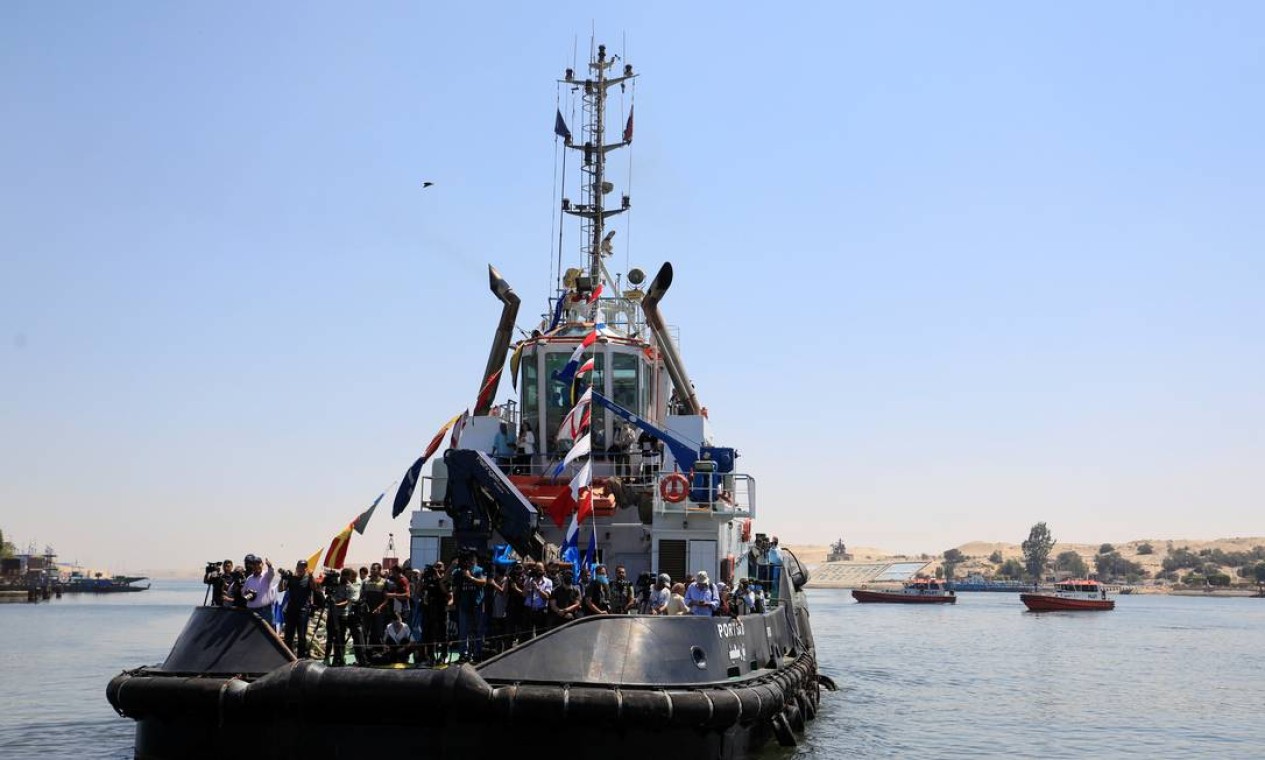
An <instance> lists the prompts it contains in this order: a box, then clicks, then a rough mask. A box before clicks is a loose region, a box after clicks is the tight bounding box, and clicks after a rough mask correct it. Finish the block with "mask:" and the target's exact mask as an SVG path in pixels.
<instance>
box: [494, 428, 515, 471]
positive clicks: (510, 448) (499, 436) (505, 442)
mask: <svg viewBox="0 0 1265 760" xmlns="http://www.w3.org/2000/svg"><path fill="white" fill-rule="evenodd" d="M492 456H493V457H494V458H495V459H496V464H497V465H498V466H499V467H500V468H501V469H502V470H504V469H507V468H508V467H509V465H510V460H511V458H512V457H513V456H514V437H513V436H512V435H510V428H509V425H507V424H506V423H504V422H502V423H501V426H500V428H498V429H497V431H496V437H495V438H493V439H492Z"/></svg>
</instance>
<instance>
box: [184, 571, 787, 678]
mask: <svg viewBox="0 0 1265 760" xmlns="http://www.w3.org/2000/svg"><path fill="white" fill-rule="evenodd" d="M244 565H245V566H244V568H242V569H235V568H234V566H233V563H232V561H231V560H225V561H224V562H223V563H222V564H221V565H219V566H217V565H215V564H214V563H212V564H209V565H208V567H207V571H206V575H205V577H204V579H203V580H204V581H205V582H206V583H207V584H208V586H209V587H210V588H209V589H208V596H209V602H208V603H209V604H212V605H215V606H229V607H238V608H242V609H247V610H250V611H252V612H255V613H256V614H258V615H259V616H260V617H261V618H263V620H264V621H265V622H266V623H267V624H268V625H270V626H272V627H273V628H274V629H276V628H280V630H281V632H282V634H283V636H284V640H285V644H286V646H287V647H289V648H290V650H291V651H293V652H294V654H295V656H297V657H300V658H307V657H309V656H310V653H311V647H310V646H309V641H308V634H309V628H310V627H311V626H310V622H311V621H312V619H313V618H314V617H316V618H319V619H323V621H324V628H325V634H326V641H325V650H324V651H325V662H326V663H327V664H330V665H332V666H335V667H338V666H343V665H346V664H347V654H348V651H347V649H348V643H350V645H351V654H352V655H353V658H354V662H355V664H358V665H364V664H389V663H409V662H412V663H415V664H418V665H432V666H433V665H440V664H446V663H449V662H451V661H452V660H453V659H454V658H455V659H457V660H458V661H466V662H477V661H480V660H482V659H485V658H486V657H489V656H492V655H495V654H499V653H501V652H503V651H505V650H506V649H508V648H510V647H512V646H514V645H516V644H519V643H522V642H524V641H527V640H528V639H530V638H532V637H534V636H537V635H539V634H541V633H543V632H545V631H548V630H550V629H552V628H556V627H558V626H560V625H563V624H565V623H568V622H570V621H572V620H575V619H577V618H580V617H584V616H589V615H624V614H640V615H708V616H726V617H736V616H739V615H746V614H751V613H761V612H764V610H765V608H766V607H767V606H768V605H770V604H771V602H770V600H769V597H768V596H767V595H766V593H765V590H764V588H763V586H762V585H761V584H760V583H759V582H757V581H756V580H755V579H747V578H742V579H739V580H738V581H737V583H736V585H734V586H729V585H726V584H725V583H723V582H720V581H718V580H717V581H713V580H712V579H711V577H710V576H709V575H708V573H707V572H706V571H699V572H698V573H695V574H693V575H687V576H686V577H684V578H682V579H680V580H679V581H674V579H673V578H672V577H671V576H669V575H668V574H667V573H659V574H658V575H654V574H651V573H643V574H642V575H641V576H640V577H639V578H638V579H637V580H636V581H633V580H632V579H630V578H629V577H628V573H627V570H626V568H625V567H624V566H622V565H618V566H616V567H615V571H614V574H613V575H612V574H610V573H609V572H608V569H607V567H606V566H605V565H600V564H599V565H594V566H593V567H592V569H591V571H590V568H588V567H581V568H579V570H578V572H577V571H576V570H575V569H574V568H572V567H571V566H570V565H566V564H564V563H558V562H549V563H541V562H533V561H527V562H514V563H512V564H506V563H492V564H491V567H490V569H485V568H484V567H483V566H482V565H481V564H480V561H479V557H478V555H477V553H476V552H474V551H473V550H465V551H462V552H460V553H459V554H458V556H457V557H456V558H455V560H454V561H453V565H452V566H449V565H446V564H445V563H444V562H442V561H440V562H435V563H434V564H432V565H427V566H426V567H424V568H421V569H417V568H410V567H408V566H407V563H406V564H405V565H396V566H393V567H391V568H390V569H389V570H388V571H386V572H384V571H383V567H382V565H381V564H379V563H376V562H375V563H373V564H372V565H370V566H369V567H361V568H359V570H358V571H357V570H356V569H354V568H350V567H346V568H343V569H341V570H326V571H325V573H324V574H323V576H322V577H321V578H319V579H317V578H315V577H314V576H313V575H312V573H310V572H309V571H308V567H307V562H306V561H305V560H300V561H299V562H298V563H297V564H296V565H295V568H294V571H293V572H288V571H284V570H282V571H276V570H275V569H274V568H273V566H272V563H271V562H270V561H269V560H268V559H266V558H260V557H257V556H255V555H254V554H250V555H247V556H246V559H245V563H244Z"/></svg>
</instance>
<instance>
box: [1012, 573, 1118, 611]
mask: <svg viewBox="0 0 1265 760" xmlns="http://www.w3.org/2000/svg"><path fill="white" fill-rule="evenodd" d="M1019 598H1020V599H1021V600H1022V601H1023V603H1024V604H1026V605H1028V609H1029V610H1031V611H1033V612H1054V611H1057V610H1114V609H1115V608H1116V602H1115V600H1113V599H1108V598H1107V588H1106V586H1103V585H1102V584H1100V583H1099V582H1098V581H1090V580H1066V581H1060V582H1058V583H1056V584H1054V591H1052V592H1051V591H1039V592H1034V593H1031V594H1020V595H1019Z"/></svg>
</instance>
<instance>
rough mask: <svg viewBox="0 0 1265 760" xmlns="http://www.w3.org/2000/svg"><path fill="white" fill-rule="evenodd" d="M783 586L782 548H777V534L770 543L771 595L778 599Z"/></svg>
mask: <svg viewBox="0 0 1265 760" xmlns="http://www.w3.org/2000/svg"><path fill="white" fill-rule="evenodd" d="M781 588H782V550H781V549H779V548H777V536H774V537H773V540H772V541H771V542H770V543H769V597H770V598H772V599H777V596H778V592H779V591H781Z"/></svg>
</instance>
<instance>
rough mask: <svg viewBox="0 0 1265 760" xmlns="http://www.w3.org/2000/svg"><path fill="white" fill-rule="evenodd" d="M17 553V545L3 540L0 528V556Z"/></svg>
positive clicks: (9, 555)
mask: <svg viewBox="0 0 1265 760" xmlns="http://www.w3.org/2000/svg"><path fill="white" fill-rule="evenodd" d="M15 553H17V547H15V546H14V545H13V544H11V543H9V542H8V541H6V540H4V531H3V530H0V557H12V556H13V555H14V554H15Z"/></svg>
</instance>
